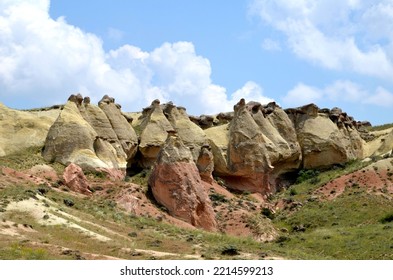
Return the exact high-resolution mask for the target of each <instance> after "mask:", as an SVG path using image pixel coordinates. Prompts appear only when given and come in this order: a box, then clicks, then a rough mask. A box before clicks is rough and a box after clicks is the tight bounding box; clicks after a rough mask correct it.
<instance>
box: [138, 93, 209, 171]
mask: <svg viewBox="0 0 393 280" xmlns="http://www.w3.org/2000/svg"><path fill="white" fill-rule="evenodd" d="M140 129H141V136H140V140H141V141H140V145H139V151H140V152H141V154H142V159H141V165H142V166H143V167H150V166H152V165H153V164H154V162H155V160H156V159H157V156H158V153H159V151H160V149H161V147H162V146H163V145H164V143H165V141H166V139H167V136H168V132H172V131H175V132H177V134H178V135H179V137H180V138H181V139H182V141H183V143H184V144H185V145H186V146H187V147H188V148H189V149H190V150H191V152H192V155H193V159H194V161H196V160H197V159H198V156H199V151H200V149H201V147H202V145H203V144H204V143H205V142H206V140H207V138H206V134H205V132H204V131H203V130H202V129H201V128H200V127H199V126H198V125H196V124H195V123H193V122H192V121H191V120H190V118H189V116H188V115H187V112H186V110H185V109H184V108H181V107H176V106H174V105H173V104H172V103H171V102H170V103H167V104H162V105H160V101H159V100H154V101H153V102H152V104H151V106H150V107H148V108H145V109H144V110H143V115H142V121H141V124H140Z"/></svg>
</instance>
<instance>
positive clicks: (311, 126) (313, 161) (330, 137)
mask: <svg viewBox="0 0 393 280" xmlns="http://www.w3.org/2000/svg"><path fill="white" fill-rule="evenodd" d="M332 112H333V113H332ZM287 113H288V115H289V117H290V118H291V120H292V122H293V124H294V126H295V128H296V133H297V138H298V141H299V144H300V146H301V148H302V155H303V163H302V165H303V167H304V168H306V169H312V168H319V167H325V166H331V165H333V164H340V163H345V162H347V161H349V160H351V159H356V158H362V157H363V145H364V141H363V140H362V138H361V137H360V135H359V133H358V131H357V130H356V128H355V127H354V126H353V125H352V123H349V122H346V121H345V120H343V119H342V118H341V117H342V116H343V113H342V111H341V109H338V108H333V110H332V111H331V112H330V113H326V112H322V113H320V112H319V108H318V107H317V106H316V105H314V104H310V105H306V106H303V107H300V108H296V109H289V110H287ZM332 116H334V118H333V117H332Z"/></svg>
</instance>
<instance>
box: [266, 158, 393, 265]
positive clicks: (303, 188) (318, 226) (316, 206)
mask: <svg viewBox="0 0 393 280" xmlns="http://www.w3.org/2000/svg"><path fill="white" fill-rule="evenodd" d="M362 166H364V164H362V163H359V162H355V163H352V164H350V165H349V166H347V167H346V168H343V169H335V170H330V171H327V172H324V173H321V174H319V175H317V179H316V178H311V179H309V180H306V181H304V182H302V183H300V184H297V185H294V186H292V187H291V188H290V189H289V190H287V191H285V192H283V193H280V194H278V195H277V196H276V197H275V198H274V199H276V200H279V199H282V198H286V199H287V200H293V201H298V202H301V203H302V205H303V206H302V207H301V208H300V209H298V210H296V211H293V210H282V211H281V212H279V213H278V214H277V215H276V217H275V218H274V223H275V225H276V226H277V227H279V228H281V229H282V231H284V232H286V233H282V235H281V237H280V238H279V240H278V241H280V242H276V243H275V244H269V245H267V247H270V249H271V250H273V251H274V252H275V253H276V254H281V255H286V256H287V257H289V258H295V259H299V258H300V259H392V258H393V249H392V248H393V225H392V224H389V223H386V224H383V223H381V219H382V218H383V217H386V216H387V215H389V214H391V213H393V201H392V198H391V197H389V196H381V195H376V194H374V193H372V192H371V193H369V192H367V190H366V189H365V188H360V187H358V186H354V187H350V188H347V190H346V191H345V192H344V193H343V194H342V195H341V196H339V197H337V198H335V199H333V200H321V199H319V198H318V197H315V195H314V191H315V190H316V189H318V188H319V187H320V186H322V185H323V184H324V183H326V182H327V181H329V180H331V179H333V178H336V177H338V176H340V175H342V174H346V173H350V172H352V171H354V170H356V169H358V168H360V167H362Z"/></svg>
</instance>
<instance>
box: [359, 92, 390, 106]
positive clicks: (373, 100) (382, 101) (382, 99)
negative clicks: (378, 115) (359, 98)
mask: <svg viewBox="0 0 393 280" xmlns="http://www.w3.org/2000/svg"><path fill="white" fill-rule="evenodd" d="M363 102H364V103H366V104H372V105H377V106H380V107H387V108H389V107H390V108H391V107H392V106H393V93H391V92H389V91H387V90H386V89H384V88H382V87H378V88H377V89H376V91H375V94H374V95H371V96H368V97H367V98H366V99H365V100H364V101H363Z"/></svg>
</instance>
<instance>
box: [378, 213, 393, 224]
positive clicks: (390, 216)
mask: <svg viewBox="0 0 393 280" xmlns="http://www.w3.org/2000/svg"><path fill="white" fill-rule="evenodd" d="M380 222H381V223H382V224H387V223H390V222H393V213H390V214H387V215H385V216H384V217H383V218H382V219H381V220H380Z"/></svg>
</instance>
